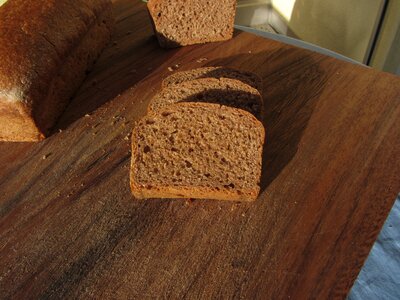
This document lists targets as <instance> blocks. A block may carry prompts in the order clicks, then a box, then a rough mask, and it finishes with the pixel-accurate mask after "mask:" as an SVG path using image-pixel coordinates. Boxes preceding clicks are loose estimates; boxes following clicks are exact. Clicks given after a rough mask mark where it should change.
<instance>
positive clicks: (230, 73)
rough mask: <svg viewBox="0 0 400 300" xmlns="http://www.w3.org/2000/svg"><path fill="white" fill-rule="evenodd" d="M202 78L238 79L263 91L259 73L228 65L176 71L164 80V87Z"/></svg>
mask: <svg viewBox="0 0 400 300" xmlns="http://www.w3.org/2000/svg"><path fill="white" fill-rule="evenodd" d="M200 78H216V79H220V78H230V79H236V80H239V81H241V82H243V83H246V84H248V85H250V86H252V87H253V88H255V89H257V90H258V91H259V92H260V93H262V80H261V78H260V77H259V76H258V75H257V74H254V73H252V72H247V71H242V70H237V69H233V68H228V67H204V68H197V69H192V70H189V71H181V72H176V73H174V74H172V75H170V76H168V77H167V78H165V79H164V80H163V82H162V87H164V88H165V87H167V86H170V85H171V84H177V83H181V82H185V81H191V80H194V79H200Z"/></svg>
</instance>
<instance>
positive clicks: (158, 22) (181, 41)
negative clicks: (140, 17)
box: [147, 0, 236, 48]
mask: <svg viewBox="0 0 400 300" xmlns="http://www.w3.org/2000/svg"><path fill="white" fill-rule="evenodd" d="M147 7H148V10H149V13H150V17H151V20H152V24H153V28H154V31H155V33H156V36H157V38H158V41H159V43H160V45H161V47H166V48H171V47H178V46H186V45H192V44H200V43H207V42H217V41H225V40H228V39H230V38H232V36H233V26H234V21H235V12H236V0H218V1H210V0H174V1H171V0H149V1H148V4H147Z"/></svg>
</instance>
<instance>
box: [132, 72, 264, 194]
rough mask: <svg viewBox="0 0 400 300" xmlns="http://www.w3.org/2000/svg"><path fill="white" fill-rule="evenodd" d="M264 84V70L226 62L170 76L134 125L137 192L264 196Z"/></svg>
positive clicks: (133, 138)
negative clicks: (235, 66) (241, 68)
mask: <svg viewBox="0 0 400 300" xmlns="http://www.w3.org/2000/svg"><path fill="white" fill-rule="evenodd" d="M261 85H262V82H261V79H260V78H259V77H258V76H257V75H255V74H253V73H250V72H245V71H239V70H235V69H231V68H225V67H208V68H200V69H195V70H190V71H184V72H177V73H175V74H173V75H171V76H169V77H167V78H166V79H164V81H163V83H162V89H161V91H160V92H159V93H158V94H156V95H155V97H154V98H153V99H152V100H151V101H150V104H149V107H148V114H147V115H146V116H145V117H143V118H142V119H141V120H140V121H139V122H138V123H137V124H136V126H135V128H134V130H133V134H132V163H131V174H130V177H131V189H132V192H133V194H134V196H135V197H136V198H138V199H143V198H198V199H216V200H234V201H253V200H255V199H257V197H258V194H259V191H260V186H259V184H260V177H261V164H262V151H263V144H264V138H265V131H264V126H263V124H262V123H261V120H262V111H263V100H262V96H261V94H260V90H261Z"/></svg>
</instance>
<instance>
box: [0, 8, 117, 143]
mask: <svg viewBox="0 0 400 300" xmlns="http://www.w3.org/2000/svg"><path fill="white" fill-rule="evenodd" d="M113 23H114V20H113V15H112V3H111V1H110V0H74V1H71V0H34V1H32V0H30V1H24V0H10V1H7V2H6V3H4V4H3V5H2V6H0V58H1V59H0V140H1V141H38V140H41V139H43V138H45V137H46V136H47V135H48V134H49V132H50V129H51V128H52V127H53V125H54V124H55V122H56V121H57V119H58V117H59V116H60V114H61V113H62V112H63V111H64V109H65V107H66V106H67V104H68V102H69V100H70V98H71V96H73V94H74V93H75V91H76V90H77V89H78V88H79V86H80V85H81V83H82V81H83V80H84V78H85V74H86V72H87V71H88V70H89V69H90V68H91V67H92V65H93V63H94V61H95V60H96V58H97V57H98V56H99V55H100V53H101V51H102V50H103V48H104V47H105V46H106V44H107V43H108V41H109V39H110V37H111V31H112V27H113Z"/></svg>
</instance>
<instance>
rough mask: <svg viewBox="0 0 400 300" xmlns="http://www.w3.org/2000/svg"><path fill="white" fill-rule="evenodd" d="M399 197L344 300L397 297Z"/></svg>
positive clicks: (399, 281)
mask: <svg viewBox="0 0 400 300" xmlns="http://www.w3.org/2000/svg"><path fill="white" fill-rule="evenodd" d="M399 286H400V196H399V197H398V198H397V200H396V202H395V204H394V206H393V209H392V211H391V212H390V215H389V217H388V218H387V220H386V222H385V225H384V226H383V229H382V231H381V233H380V234H379V237H378V240H377V241H376V242H375V244H374V247H373V248H372V250H371V253H370V254H369V256H368V259H367V261H366V262H365V264H364V267H363V268H362V270H361V272H360V274H359V275H358V278H357V280H356V282H355V283H354V286H353V288H352V289H351V292H350V293H349V297H348V300H375V299H387V300H391V299H393V300H395V299H400V289H399Z"/></svg>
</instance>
